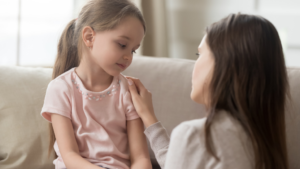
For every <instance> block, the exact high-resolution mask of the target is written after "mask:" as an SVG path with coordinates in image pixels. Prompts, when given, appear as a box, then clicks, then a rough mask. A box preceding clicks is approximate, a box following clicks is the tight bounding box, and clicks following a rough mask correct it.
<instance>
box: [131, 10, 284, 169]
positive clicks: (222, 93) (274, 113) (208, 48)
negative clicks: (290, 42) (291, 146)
mask: <svg viewBox="0 0 300 169" xmlns="http://www.w3.org/2000/svg"><path fill="white" fill-rule="evenodd" d="M198 52H199V53H198V54H199V55H200V56H199V58H198V59H197V61H196V63H195V67H194V71H193V76H192V91H191V99H192V100H193V101H195V102H197V103H199V104H203V105H205V106H206V108H207V117H206V118H202V119H195V120H191V121H188V122H183V123H182V124H180V125H179V126H177V127H176V128H175V129H174V130H173V131H172V135H171V139H170V142H169V137H168V135H167V134H166V131H165V129H164V128H163V126H162V124H161V123H160V122H158V121H157V119H156V117H155V114H154V111H153V106H152V100H151V93H149V91H148V90H147V89H146V88H145V87H144V86H143V84H142V83H141V82H140V81H139V80H138V79H135V78H131V80H132V81H131V80H128V82H129V83H130V84H131V85H130V86H129V89H130V92H131V95H132V100H133V103H134V106H135V108H136V110H137V112H138V113H139V115H140V117H141V118H142V120H143V122H144V124H145V126H146V127H147V128H146V130H145V134H146V136H147V137H148V139H149V141H150V145H151V147H152V149H153V150H154V153H155V155H156V158H157V160H158V162H159V163H160V165H161V167H162V168H164V169H182V168H193V169H196V168H201V169H208V168H209V169H210V168H218V169H236V168H238V169H241V168H242V169H288V168H289V166H288V159H287V147H286V132H285V102H286V97H287V96H288V95H289V87H288V86H289V85H288V81H287V72H286V67H285V61H284V55H283V51H282V46H281V42H280V39H279V36H278V33H277V31H276V29H275V27H274V26H273V24H272V23H270V22H269V21H268V20H266V19H264V18H262V17H260V16H253V15H243V14H232V15H229V16H228V17H226V18H224V19H222V20H220V21H219V22H216V23H214V24H212V25H211V26H209V27H208V29H207V31H206V36H205V37H204V38H203V40H202V42H201V43H200V45H199V48H198ZM128 78H129V77H128ZM133 82H134V83H133ZM134 84H135V85H134ZM137 91H138V92H137Z"/></svg>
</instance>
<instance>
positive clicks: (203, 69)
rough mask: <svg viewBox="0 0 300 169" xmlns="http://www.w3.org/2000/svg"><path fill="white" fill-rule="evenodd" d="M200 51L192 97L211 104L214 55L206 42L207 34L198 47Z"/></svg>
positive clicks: (195, 68)
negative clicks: (210, 92)
mask: <svg viewBox="0 0 300 169" xmlns="http://www.w3.org/2000/svg"><path fill="white" fill-rule="evenodd" d="M198 52H199V58H198V59H197V61H196V63H195V66H194V70H193V77H192V92H191V98H192V100H193V101H195V102H197V103H200V104H204V105H209V90H208V87H209V84H210V81H211V79H212V75H213V69H214V56H213V53H212V52H211V50H210V48H209V46H208V45H207V43H206V35H205V36H204V37H203V39H202V41H201V43H200V45H199V47H198Z"/></svg>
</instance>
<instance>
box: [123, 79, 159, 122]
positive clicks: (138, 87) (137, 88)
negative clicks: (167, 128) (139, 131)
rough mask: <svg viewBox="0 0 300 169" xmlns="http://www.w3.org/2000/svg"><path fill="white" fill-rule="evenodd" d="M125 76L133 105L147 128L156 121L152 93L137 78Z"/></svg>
mask: <svg viewBox="0 0 300 169" xmlns="http://www.w3.org/2000/svg"><path fill="white" fill-rule="evenodd" d="M126 78H127V80H128V84H129V91H130V93H131V98H132V102H133V105H134V107H135V109H136V111H137V113H138V114H139V116H140V117H141V119H142V121H143V123H144V125H145V126H146V128H147V127H149V126H151V125H152V124H154V123H156V122H157V121H158V120H157V118H156V116H155V114H154V110H153V104H152V94H151V92H150V91H148V90H147V89H146V88H145V87H144V85H143V84H142V82H141V81H140V80H139V79H137V78H133V77H128V76H127V77H126Z"/></svg>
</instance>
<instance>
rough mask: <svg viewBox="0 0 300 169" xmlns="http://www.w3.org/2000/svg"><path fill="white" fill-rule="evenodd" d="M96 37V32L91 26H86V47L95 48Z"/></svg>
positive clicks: (83, 34)
mask: <svg viewBox="0 0 300 169" xmlns="http://www.w3.org/2000/svg"><path fill="white" fill-rule="evenodd" d="M95 35H96V33H95V31H94V30H93V29H92V28H91V27H90V26H86V27H84V28H83V29H82V40H83V43H84V44H85V46H86V47H88V48H91V47H93V43H94V39H95Z"/></svg>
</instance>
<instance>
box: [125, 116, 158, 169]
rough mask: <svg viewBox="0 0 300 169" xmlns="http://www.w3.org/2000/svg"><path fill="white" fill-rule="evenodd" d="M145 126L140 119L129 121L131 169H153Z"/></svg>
mask: <svg viewBox="0 0 300 169" xmlns="http://www.w3.org/2000/svg"><path fill="white" fill-rule="evenodd" d="M143 131H144V126H143V122H142V120H141V119H140V118H138V119H134V120H129V121H127V133H128V141H129V149H130V160H131V169H151V168H152V165H151V162H150V157H149V152H148V147H147V141H146V137H145V135H144V133H143Z"/></svg>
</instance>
